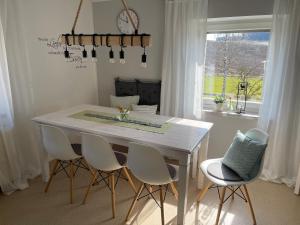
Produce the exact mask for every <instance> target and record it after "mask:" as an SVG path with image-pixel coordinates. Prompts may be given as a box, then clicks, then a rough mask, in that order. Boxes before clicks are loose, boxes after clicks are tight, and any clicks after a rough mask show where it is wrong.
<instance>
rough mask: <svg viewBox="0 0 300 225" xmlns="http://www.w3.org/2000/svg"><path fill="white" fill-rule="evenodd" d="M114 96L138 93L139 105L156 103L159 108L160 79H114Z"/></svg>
mask: <svg viewBox="0 0 300 225" xmlns="http://www.w3.org/2000/svg"><path fill="white" fill-rule="evenodd" d="M115 90H116V96H133V95H139V96H140V101H139V105H158V111H159V109H160V90H161V81H160V80H158V81H147V80H138V79H134V80H125V79H120V78H116V79H115Z"/></svg>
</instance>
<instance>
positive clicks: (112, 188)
mask: <svg viewBox="0 0 300 225" xmlns="http://www.w3.org/2000/svg"><path fill="white" fill-rule="evenodd" d="M110 188H111V204H112V217H113V218H115V217H116V196H115V174H114V172H111V174H110Z"/></svg>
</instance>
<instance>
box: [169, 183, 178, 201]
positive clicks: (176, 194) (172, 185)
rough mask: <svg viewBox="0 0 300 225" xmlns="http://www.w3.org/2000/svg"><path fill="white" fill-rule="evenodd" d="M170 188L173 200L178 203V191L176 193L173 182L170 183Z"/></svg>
mask: <svg viewBox="0 0 300 225" xmlns="http://www.w3.org/2000/svg"><path fill="white" fill-rule="evenodd" d="M170 186H171V190H172V192H173V194H174V197H175V199H176V200H177V201H178V191H177V189H176V187H175V184H174V182H172V183H170Z"/></svg>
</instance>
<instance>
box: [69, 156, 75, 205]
mask: <svg viewBox="0 0 300 225" xmlns="http://www.w3.org/2000/svg"><path fill="white" fill-rule="evenodd" d="M69 163H70V172H69V176H70V203H71V204H73V176H74V171H73V161H72V160H70V162H69Z"/></svg>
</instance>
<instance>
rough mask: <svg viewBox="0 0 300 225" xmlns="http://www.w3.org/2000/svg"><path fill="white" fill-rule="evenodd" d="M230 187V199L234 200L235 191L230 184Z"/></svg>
mask: <svg viewBox="0 0 300 225" xmlns="http://www.w3.org/2000/svg"><path fill="white" fill-rule="evenodd" d="M231 188H232V195H231V199H232V200H234V195H235V193H234V186H231Z"/></svg>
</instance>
